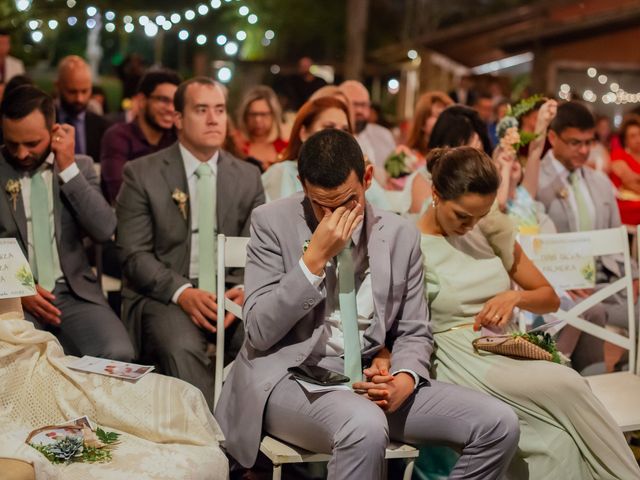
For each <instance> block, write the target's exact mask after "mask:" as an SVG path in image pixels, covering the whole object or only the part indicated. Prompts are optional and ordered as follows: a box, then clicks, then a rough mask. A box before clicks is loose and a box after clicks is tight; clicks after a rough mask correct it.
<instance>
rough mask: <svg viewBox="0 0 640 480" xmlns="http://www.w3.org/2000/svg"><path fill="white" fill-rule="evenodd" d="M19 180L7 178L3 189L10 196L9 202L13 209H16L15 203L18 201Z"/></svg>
mask: <svg viewBox="0 0 640 480" xmlns="http://www.w3.org/2000/svg"><path fill="white" fill-rule="evenodd" d="M20 188H21V187H20V180H13V179H11V180H8V181H7V185H6V187H5V190H6V191H7V193H8V194H9V196H10V198H11V204H12V205H13V211H14V212H15V211H16V204H17V202H18V195H20Z"/></svg>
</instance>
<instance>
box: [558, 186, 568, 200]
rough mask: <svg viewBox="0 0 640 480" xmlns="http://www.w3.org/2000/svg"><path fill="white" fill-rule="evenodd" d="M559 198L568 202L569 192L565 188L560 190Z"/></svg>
mask: <svg viewBox="0 0 640 480" xmlns="http://www.w3.org/2000/svg"><path fill="white" fill-rule="evenodd" d="M558 197H560V198H561V199H563V200H566V199H567V198H568V197H569V190H567V189H566V188H563V189H562V190H558Z"/></svg>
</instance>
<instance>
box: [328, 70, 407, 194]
mask: <svg viewBox="0 0 640 480" xmlns="http://www.w3.org/2000/svg"><path fill="white" fill-rule="evenodd" d="M340 90H341V91H342V92H343V93H344V94H345V95H346V96H347V98H348V99H349V101H350V102H351V108H352V109H353V115H354V117H355V120H356V122H355V128H356V140H358V144H360V148H361V149H362V152H363V153H364V154H365V156H366V157H367V158H368V159H369V161H370V162H371V163H372V164H373V166H374V167H375V170H374V172H375V177H376V180H378V182H379V183H380V184H381V185H385V183H386V172H385V169H384V162H385V160H386V159H387V158H388V157H389V155H391V154H392V153H393V152H394V150H395V148H396V142H395V140H394V139H393V135H392V134H391V132H390V131H389V129H387V128H384V127H383V126H381V125H378V124H376V123H370V122H369V117H370V116H371V98H370V97H369V91H368V90H367V89H366V87H365V86H364V85H363V84H362V83H360V82H357V81H355V80H347V81H346V82H343V83H342V84H341V85H340Z"/></svg>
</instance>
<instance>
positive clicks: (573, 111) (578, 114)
mask: <svg viewBox="0 0 640 480" xmlns="http://www.w3.org/2000/svg"><path fill="white" fill-rule="evenodd" d="M549 128H550V129H551V130H553V131H554V132H556V133H557V134H560V133H562V132H564V131H565V130H566V129H567V128H577V129H578V130H591V129H592V128H596V122H595V120H594V118H593V115H592V114H591V112H590V111H589V109H588V108H587V107H585V106H584V105H582V104H581V103H578V102H565V103H563V104H561V105H559V106H558V113H557V114H556V118H554V119H553V120H552V122H551V125H549Z"/></svg>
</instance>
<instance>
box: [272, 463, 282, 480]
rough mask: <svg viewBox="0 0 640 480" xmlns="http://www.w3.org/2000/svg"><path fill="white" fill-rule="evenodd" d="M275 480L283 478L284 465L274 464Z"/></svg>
mask: <svg viewBox="0 0 640 480" xmlns="http://www.w3.org/2000/svg"><path fill="white" fill-rule="evenodd" d="M272 478H273V480H281V479H282V465H274V466H273V477H272Z"/></svg>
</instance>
